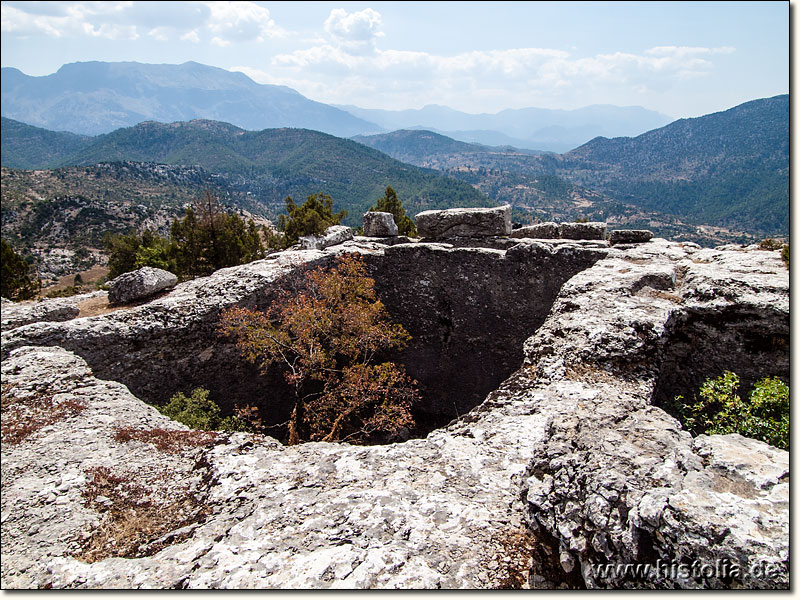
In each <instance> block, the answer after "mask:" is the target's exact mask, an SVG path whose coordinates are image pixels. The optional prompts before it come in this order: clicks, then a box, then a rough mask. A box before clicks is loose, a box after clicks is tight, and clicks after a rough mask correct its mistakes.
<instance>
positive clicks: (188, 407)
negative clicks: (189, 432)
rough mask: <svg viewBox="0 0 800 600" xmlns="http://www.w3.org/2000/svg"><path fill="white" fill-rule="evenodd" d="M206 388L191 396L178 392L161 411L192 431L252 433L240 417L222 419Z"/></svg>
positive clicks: (198, 389)
mask: <svg viewBox="0 0 800 600" xmlns="http://www.w3.org/2000/svg"><path fill="white" fill-rule="evenodd" d="M208 395H209V392H208V390H206V389H204V388H196V389H194V390H193V391H192V395H191V396H186V395H185V394H184V393H183V392H178V393H177V394H175V395H174V396H173V397H172V398H170V400H169V402H168V403H167V404H166V405H165V406H163V407H161V408H160V409H159V410H160V411H161V413H162V414H164V415H166V416H168V417H169V418H170V419H174V420H175V421H178V422H179V423H183V424H184V425H186V426H187V427H191V428H192V429H202V430H204V431H250V429H251V428H250V426H249V425H248V424H247V422H246V421H244V420H242V419H240V418H238V417H222V416H221V415H220V408H219V405H218V404H217V403H216V402H214V401H213V400H211V398H209V397H208Z"/></svg>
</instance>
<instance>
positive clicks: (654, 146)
mask: <svg viewBox="0 0 800 600" xmlns="http://www.w3.org/2000/svg"><path fill="white" fill-rule="evenodd" d="M542 160H543V161H544V162H547V161H549V162H550V165H551V167H554V169H553V172H555V173H556V174H560V175H562V176H565V177H569V178H570V179H571V180H573V181H576V182H578V183H580V184H581V185H586V186H589V187H591V188H593V189H597V190H599V191H603V192H605V193H607V194H609V195H611V196H613V197H615V198H617V199H618V200H621V201H623V202H630V203H632V204H635V205H637V206H640V207H642V208H645V209H648V210H659V211H663V212H667V213H671V214H678V215H682V216H686V217H691V218H695V219H697V220H698V221H700V222H705V223H713V224H716V225H722V226H736V227H746V228H747V229H749V230H752V231H761V232H764V233H773V234H777V233H780V234H782V235H788V233H789V95H788V94H783V95H779V96H774V97H772V98H762V99H759V100H753V101H750V102H745V103H744V104H740V105H739V106H735V107H733V108H730V109H728V110H725V111H721V112H717V113H713V114H710V115H705V116H702V117H696V118H693V119H680V120H678V121H675V122H674V123H670V124H669V125H667V126H665V127H662V128H660V129H656V130H653V131H649V132H647V133H644V134H642V135H640V136H637V137H635V138H615V139H605V138H596V139H594V140H592V141H590V142H588V143H587V144H584V145H583V146H581V147H579V148H576V149H575V150H572V151H571V152H568V153H566V154H563V155H561V156H559V157H557V160H550V159H549V158H547V157H543V159H542Z"/></svg>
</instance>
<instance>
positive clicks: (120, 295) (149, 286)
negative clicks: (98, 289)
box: [108, 267, 178, 304]
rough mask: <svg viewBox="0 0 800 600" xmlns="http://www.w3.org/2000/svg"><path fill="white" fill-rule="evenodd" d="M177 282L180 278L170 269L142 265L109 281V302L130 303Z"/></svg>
mask: <svg viewBox="0 0 800 600" xmlns="http://www.w3.org/2000/svg"><path fill="white" fill-rule="evenodd" d="M177 283H178V278H177V277H176V276H175V275H174V274H173V273H170V272H169V271H165V270H164V269H158V268H156V267H142V268H141V269H137V270H136V271H131V272H129V273H123V274H122V275H120V276H119V277H116V278H114V279H112V280H111V281H109V282H108V302H109V303H110V304H128V303H129V302H134V301H136V300H142V299H145V298H149V297H150V296H153V295H154V294H157V293H158V292H161V291H163V290H168V289H170V288H173V287H175V284H177Z"/></svg>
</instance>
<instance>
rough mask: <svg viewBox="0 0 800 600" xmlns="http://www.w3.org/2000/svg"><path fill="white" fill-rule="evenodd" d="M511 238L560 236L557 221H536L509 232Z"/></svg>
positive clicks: (553, 237)
mask: <svg viewBox="0 0 800 600" xmlns="http://www.w3.org/2000/svg"><path fill="white" fill-rule="evenodd" d="M511 237H512V238H531V239H535V240H554V239H558V238H559V237H560V233H559V228H558V223H537V224H536V225H525V226H523V227H520V228H518V229H514V230H513V231H512V232H511Z"/></svg>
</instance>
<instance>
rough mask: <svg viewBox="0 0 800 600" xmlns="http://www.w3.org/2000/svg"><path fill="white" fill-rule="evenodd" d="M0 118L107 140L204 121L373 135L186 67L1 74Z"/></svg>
mask: <svg viewBox="0 0 800 600" xmlns="http://www.w3.org/2000/svg"><path fill="white" fill-rule="evenodd" d="M1 89H2V91H1V92H0V93H1V95H2V101H1V102H0V104H1V105H2V116H4V117H8V118H11V119H14V120H16V121H21V122H23V123H27V124H29V125H35V126H37V127H42V128H45V129H51V130H56V131H70V132H73V133H79V134H84V135H98V134H103V133H109V132H111V131H113V130H115V129H119V128H121V127H130V126H133V125H136V124H138V123H141V122H143V121H149V120H153V121H160V122H166V123H169V122H174V121H189V120H192V119H198V118H203V119H211V120H219V121H225V122H229V123H233V124H234V125H237V126H239V127H242V128H244V129H250V130H261V129H268V128H273V127H298V128H307V129H315V130H318V131H323V132H326V133H330V134H332V135H337V136H344V137H347V136H351V135H356V134H359V133H364V132H378V131H380V128H379V127H377V126H376V125H374V124H372V123H368V122H366V121H364V120H362V119H360V118H358V117H355V116H353V115H351V114H350V113H348V112H345V111H343V110H340V109H338V108H335V107H332V106H329V105H327V104H323V103H321V102H315V101H313V100H309V99H308V98H306V97H304V96H302V95H301V94H299V93H298V92H296V91H294V90H293V89H291V88H288V87H285V86H277V85H262V84H258V83H256V82H255V81H253V80H252V79H250V78H249V77H247V76H246V75H245V74H243V73H239V72H231V71H226V70H224V69H219V68H216V67H209V66H206V65H201V64H199V63H196V62H186V63H183V64H181V65H169V64H162V65H152V64H142V63H136V62H116V63H106V62H80V63H70V64H66V65H64V66H62V67H61V68H60V69H59V70H58V71H57V72H56V73H53V74H52V75H46V76H43V77H30V76H28V75H25V74H24V73H22V72H21V71H19V70H18V69H14V68H10V67H4V68H3V69H2V85H1Z"/></svg>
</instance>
